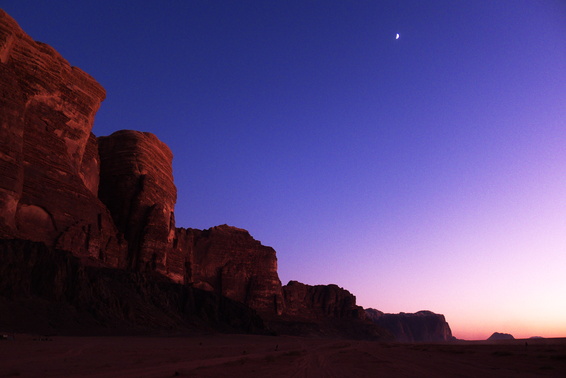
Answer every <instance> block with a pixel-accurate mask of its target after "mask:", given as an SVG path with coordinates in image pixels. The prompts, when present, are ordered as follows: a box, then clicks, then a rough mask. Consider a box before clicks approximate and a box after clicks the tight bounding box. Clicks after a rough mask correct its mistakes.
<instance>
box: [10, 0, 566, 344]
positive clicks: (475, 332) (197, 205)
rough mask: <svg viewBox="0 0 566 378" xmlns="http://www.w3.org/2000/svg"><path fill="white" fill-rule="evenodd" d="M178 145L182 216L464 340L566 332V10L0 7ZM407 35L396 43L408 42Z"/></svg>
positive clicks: (119, 113) (318, 5)
mask: <svg viewBox="0 0 566 378" xmlns="http://www.w3.org/2000/svg"><path fill="white" fill-rule="evenodd" d="M0 8H2V9H4V10H5V11H7V12H8V14H10V15H11V16H12V17H13V18H15V19H16V21H17V22H18V23H19V24H20V26H21V27H22V28H23V29H24V30H25V31H26V32H27V33H28V34H29V35H31V36H32V38H34V39H36V40H39V41H42V42H45V43H47V44H49V45H51V46H53V47H54V48H55V49H56V50H57V51H59V52H60V53H61V54H62V55H63V56H64V57H65V58H66V59H67V60H68V61H69V62H70V63H71V64H72V65H74V66H78V67H80V68H81V69H83V70H84V71H86V72H87V73H89V74H91V75H92V76H93V77H94V78H95V79H96V80H97V81H98V82H100V83H101V84H102V85H103V86H104V88H105V89H106V91H107V98H106V100H105V101H104V102H103V104H102V106H101V109H100V111H99V112H98V114H97V117H96V120H95V125H94V129H93V132H94V133H95V134H96V135H97V136H102V135H109V134H111V133H112V132H114V131H117V130H120V129H134V130H140V131H149V132H152V133H154V134H156V135H157V136H158V137H159V138H160V139H161V140H162V141H164V142H165V143H167V144H168V145H169V147H170V148H171V150H172V152H173V154H174V156H175V157H174V162H173V168H174V175H175V184H176V185H177V189H178V200H177V205H176V212H175V216H176V222H177V226H179V227H193V228H200V229H204V228H209V227H212V226H215V225H219V224H229V225H232V226H236V227H241V228H245V229H247V230H248V231H249V232H250V233H251V235H252V236H253V237H255V238H256V239H258V240H260V241H261V242H262V243H263V244H264V245H269V246H272V247H273V248H275V250H276V251H277V258H278V265H279V276H280V278H281V281H282V282H283V283H284V284H285V283H287V282H288V281H289V280H298V281H300V282H304V283H307V284H311V285H314V284H330V283H334V284H337V285H339V286H341V287H344V288H345V289H347V290H349V291H350V292H352V293H353V294H355V295H356V297H357V302H358V304H359V305H361V306H363V307H365V308H368V307H372V308H377V309H379V310H381V311H384V312H390V313H397V312H416V311H419V310H431V311H434V312H436V313H442V314H444V315H445V316H446V319H447V321H448V322H449V324H450V326H451V328H452V332H453V334H454V335H455V336H456V337H458V338H464V339H486V338H487V337H489V336H490V335H491V334H492V333H493V332H506V333H511V334H513V335H514V336H515V337H516V338H519V337H531V336H543V337H566V274H565V272H566V147H565V145H566V106H565V105H566V3H564V2H562V1H559V0H556V1H553V0H548V1H544V0H539V1H535V0H529V1H525V0H500V1H493V0H473V1H471V0H470V1H464V0H462V1H455V0H446V1H443V0H435V1H403V0H397V1H387V0H383V1H377V0H376V1H363V0H352V1H333V0H324V1H323V0H309V1H305V0H302V1H291V0H289V1H259V0H258V1H251V0H247V1H244V0H243V1H212V0H207V1H204V0H194V1H173V0H169V1H163V0H160V1H142V0H138V1H108V0H96V1H86V0H84V1H75V2H68V1H60V0H52V1H48V2H47V1H39V0H34V1H31V0H29V1H28V0H13V1H11V0H2V1H1V2H0ZM397 33H398V34H399V39H396V34H397Z"/></svg>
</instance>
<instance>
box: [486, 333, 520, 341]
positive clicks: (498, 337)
mask: <svg viewBox="0 0 566 378" xmlns="http://www.w3.org/2000/svg"><path fill="white" fill-rule="evenodd" d="M487 339H488V340H515V338H514V337H513V335H511V334H509V333H500V332H494V333H493V334H492V335H491V336H489V337H488V338H487Z"/></svg>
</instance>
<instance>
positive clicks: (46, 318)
mask: <svg viewBox="0 0 566 378" xmlns="http://www.w3.org/2000/svg"><path fill="white" fill-rule="evenodd" d="M0 294H1V295H0V329H3V330H12V331H16V332H18V331H19V332H38V333H53V332H56V333H67V334H85V333H86V334H117V333H139V332H148V331H153V332H157V331H159V332H162V331H168V332H172V331H173V332H176V333H179V332H188V331H191V332H194V331H195V330H200V331H207V330H213V329H215V330H220V331H229V332H234V331H236V332H252V333H266V332H268V330H267V329H266V328H265V326H264V323H263V321H262V319H261V318H260V317H259V316H258V315H257V314H256V313H255V311H253V310H251V309H249V308H248V307H247V306H245V305H243V304H241V303H238V302H236V301H232V300H230V299H228V298H225V297H222V296H220V295H217V294H215V293H211V292H206V291H203V290H199V289H196V288H192V287H187V286H184V285H180V284H175V283H172V282H171V281H169V280H167V279H164V278H163V277H162V276H160V275H152V274H148V273H137V272H131V271H124V270H118V269H109V268H105V267H103V266H98V267H96V266H92V265H91V266H85V265H84V264H82V263H81V262H80V260H79V259H78V258H76V257H75V256H73V255H72V254H70V253H68V252H66V251H61V250H56V249H53V248H50V247H47V246H45V245H44V244H43V243H37V242H30V241H27V240H1V239H0Z"/></svg>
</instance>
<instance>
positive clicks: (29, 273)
mask: <svg viewBox="0 0 566 378" xmlns="http://www.w3.org/2000/svg"><path fill="white" fill-rule="evenodd" d="M104 97H105V91H104V89H103V88H102V87H101V86H100V85H99V84H98V83H97V82H96V81H95V80H94V79H92V78H91V77H90V76H89V75H87V74H86V73H84V72H83V71H81V70H80V69H78V68H75V67H71V66H70V65H69V63H68V62H67V61H65V60H64V59H63V58H62V57H61V56H60V55H59V54H58V53H57V52H56V51H55V50H53V49H52V48H51V47H49V46H47V45H45V44H43V43H39V42H34V41H33V40H32V39H31V38H30V37H29V36H27V35H26V34H25V33H24V32H23V31H22V30H21V29H20V28H19V26H18V25H17V23H16V22H15V21H14V20H13V19H11V18H10V17H9V16H8V15H7V14H6V13H5V12H3V11H1V10H0V241H1V243H0V306H2V308H3V309H4V310H2V309H0V310H2V311H0V314H11V315H10V316H12V317H13V320H14V321H16V322H17V320H18V318H19V317H18V316H17V314H23V312H22V311H20V310H21V309H22V308H24V309H25V308H26V306H27V305H26V303H27V304H29V305H30V306H32V307H33V309H36V310H37V309H38V311H39V314H41V315H39V317H40V318H41V319H44V320H45V319H51V320H49V321H50V322H52V323H53V322H55V323H58V324H59V323H60V324H62V325H63V326H65V324H66V323H67V321H66V320H65V319H67V320H68V317H69V316H70V317H72V318H73V319H72V320H73V322H76V323H77V324H80V325H84V324H85V322H86V323H88V322H94V323H97V322H101V324H104V325H107V324H109V323H113V322H118V323H119V322H123V323H124V322H125V324H130V325H136V326H138V325H139V326H143V327H146V326H156V325H157V324H160V325H161V326H164V325H165V326H170V327H173V328H174V327H177V326H181V327H185V326H186V325H187V324H189V323H191V324H193V323H194V322H202V324H204V326H206V327H208V326H213V327H215V328H222V327H224V328H226V327H228V328H230V327H231V328H233V329H237V330H253V329H261V328H262V327H263V326H262V325H261V324H260V321H258V320H257V319H259V318H257V315H256V314H260V315H261V316H262V317H263V319H264V320H266V321H268V322H269V324H271V325H272V326H273V327H274V328H276V329H278V330H279V331H280V332H285V333H294V334H317V335H333V336H344V337H357V338H384V337H385V338H387V337H388V333H387V332H383V330H382V329H380V328H379V327H377V326H376V325H375V324H374V323H371V322H369V321H368V320H367V319H366V314H365V312H364V311H363V309H362V308H361V307H359V306H357V305H356V300H355V297H354V296H353V295H352V294H351V293H349V292H348V291H347V290H344V289H342V288H340V287H338V286H336V285H327V286H323V285H317V286H309V285H304V284H301V283H298V282H295V281H291V282H290V283H289V284H288V285H286V286H285V287H282V285H281V282H280V280H279V276H278V274H277V258H276V253H275V250H273V248H271V247H267V246H264V245H262V244H261V243H260V242H259V241H257V240H255V239H254V238H253V237H252V236H251V235H250V234H249V233H248V232H247V231H246V230H243V229H239V228H236V227H231V226H227V225H222V226H217V227H212V228H210V229H208V230H196V229H190V228H189V229H184V228H177V227H176V225H175V216H174V207H175V202H176V197H177V193H176V187H175V184H174V182H173V172H172V159H173V154H172V153H171V150H170V149H169V148H168V147H167V146H166V145H165V144H164V143H163V142H161V141H160V140H159V139H158V138H157V137H156V136H155V135H153V134H151V133H146V132H138V131H131V130H122V131H118V132H115V133H113V134H112V135H110V136H107V137H100V138H98V139H97V138H96V137H95V136H94V135H93V134H92V133H91V129H92V126H93V121H94V116H95V113H96V111H97V110H98V107H99V106H100V103H101V101H102V100H103V99H104ZM2 239H3V241H2ZM8 239H10V240H8ZM11 239H19V240H15V241H14V240H11ZM32 241H33V242H37V243H33V242H32ZM22 301H23V302H22ZM22 306H23V307H22ZM18 309H20V310H18ZM61 311H62V312H61ZM24 312H25V311H24ZM14 314H16V315H14ZM73 314H74V315H73ZM77 314H80V315H77ZM89 319H90V320H89ZM4 320H5V319H4ZM1 321H2V319H0V323H1ZM425 323H426V322H425ZM425 323H423V324H425ZM419 324H420V323H419ZM0 325H1V324H0ZM425 325H426V326H427V327H428V323H426V324H425ZM56 328H57V327H56ZM448 331H449V329H448ZM404 332H405V333H406V334H407V333H408V331H406V330H404ZM411 332H412V335H413V336H411V337H414V334H416V333H417V332H416V331H414V330H411ZM427 332H428V331H427Z"/></svg>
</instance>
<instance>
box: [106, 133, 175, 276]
mask: <svg viewBox="0 0 566 378" xmlns="http://www.w3.org/2000/svg"><path fill="white" fill-rule="evenodd" d="M98 146H99V151H100V159H101V173H100V189H99V197H100V199H101V200H102V202H104V204H106V206H107V207H108V209H110V212H111V213H112V217H113V219H114V222H115V224H116V226H117V227H118V229H119V230H120V232H121V233H122V234H123V235H124V237H125V239H126V240H127V241H128V258H127V261H128V266H129V267H130V268H132V269H135V270H152V271H157V272H159V273H162V274H165V275H167V274H168V271H167V266H166V265H167V255H168V253H167V252H168V251H169V250H170V249H171V247H172V241H173V238H174V236H175V218H174V215H173V210H174V208H175V202H176V200H177V188H176V187H175V184H174V183H173V169H172V163H173V154H172V153H171V150H170V149H169V147H167V146H166V145H165V144H164V143H163V142H161V141H160V140H159V139H157V137H156V136H155V135H153V134H150V133H142V132H139V131H132V130H122V131H117V132H115V133H113V134H112V135H110V136H107V137H100V138H98ZM178 281H180V280H178Z"/></svg>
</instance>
